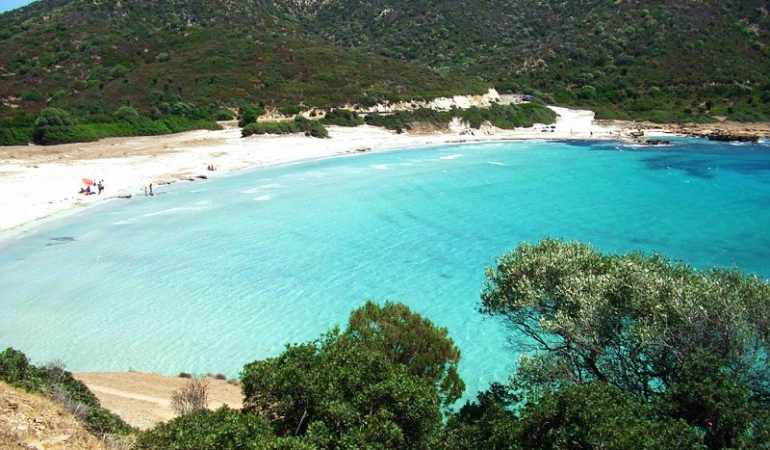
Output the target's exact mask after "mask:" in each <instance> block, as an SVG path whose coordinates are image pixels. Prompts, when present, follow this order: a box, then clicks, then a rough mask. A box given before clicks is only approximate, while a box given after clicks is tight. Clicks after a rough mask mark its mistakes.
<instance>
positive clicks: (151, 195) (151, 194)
mask: <svg viewBox="0 0 770 450" xmlns="http://www.w3.org/2000/svg"><path fill="white" fill-rule="evenodd" d="M154 195H155V194H153V193H152V183H150V197H153V196H154Z"/></svg>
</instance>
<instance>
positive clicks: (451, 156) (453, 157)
mask: <svg viewBox="0 0 770 450" xmlns="http://www.w3.org/2000/svg"><path fill="white" fill-rule="evenodd" d="M462 157H463V155H462V154H460V153H457V154H454V155H447V156H442V157H441V159H444V160H451V159H457V158H462Z"/></svg>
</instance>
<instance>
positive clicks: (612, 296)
mask: <svg viewBox="0 0 770 450" xmlns="http://www.w3.org/2000/svg"><path fill="white" fill-rule="evenodd" d="M481 298H482V307H481V309H482V312H485V313H487V314H491V315H496V316H500V317H503V318H505V320H506V321H507V323H509V324H510V325H511V326H512V327H513V328H514V330H515V333H514V334H515V337H516V338H517V339H518V340H519V342H520V343H522V344H533V345H534V347H535V348H534V350H535V351H534V352H531V353H530V354H529V355H528V357H527V358H526V359H525V360H524V361H523V362H522V364H521V366H520V369H519V372H518V374H519V376H520V379H521V380H523V381H526V382H529V384H530V386H541V387H543V386H549V385H550V386H553V385H559V384H560V383H564V382H567V383H585V382H590V381H600V382H606V383H609V384H611V385H615V386H617V387H620V388H621V389H623V390H626V391H629V392H632V393H635V394H639V395H641V396H643V397H645V398H651V397H654V396H656V394H660V393H662V392H664V391H665V390H666V388H667V387H668V386H669V385H671V384H672V382H673V381H674V380H676V376H677V374H678V373H679V372H680V371H681V370H682V368H683V367H684V365H685V363H687V362H688V361H689V360H691V359H692V358H693V356H694V355H696V354H697V353H698V352H707V353H709V354H711V355H713V356H714V357H715V358H717V360H718V362H719V367H720V370H725V371H728V372H729V373H731V374H733V375H735V377H736V378H737V379H738V380H740V382H742V383H743V384H744V385H745V386H746V387H747V389H748V390H749V392H750V396H751V398H752V399H754V400H758V401H763V402H767V401H768V400H770V365H769V363H770V361H768V354H769V353H770V285H768V283H767V282H766V281H765V280H762V279H760V278H758V277H756V276H753V275H744V274H741V273H739V272H737V271H733V270H718V269H712V270H707V271H699V270H695V269H693V268H692V267H689V266H687V265H684V264H681V263H678V262H672V261H670V260H668V259H666V258H664V257H662V256H658V255H653V256H645V255H643V254H639V253H631V254H626V255H605V254H602V253H600V252H598V251H596V250H594V249H593V248H592V247H591V246H589V245H584V244H581V243H577V242H563V241H558V240H544V241H542V242H540V243H537V244H522V245H520V246H519V247H518V248H517V249H516V250H514V251H512V252H510V253H508V254H506V255H503V256H502V257H501V258H500V259H499V260H498V262H497V265H496V267H493V268H489V269H488V270H487V281H486V284H485V287H484V290H483V292H482V297H481Z"/></svg>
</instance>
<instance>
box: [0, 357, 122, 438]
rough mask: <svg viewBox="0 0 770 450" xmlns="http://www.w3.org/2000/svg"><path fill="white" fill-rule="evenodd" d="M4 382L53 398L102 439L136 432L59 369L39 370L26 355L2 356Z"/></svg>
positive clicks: (0, 369) (1, 376)
mask: <svg viewBox="0 0 770 450" xmlns="http://www.w3.org/2000/svg"><path fill="white" fill-rule="evenodd" d="M0 381H4V382H6V383H8V384H11V385H13V386H16V387H18V388H21V389H25V390H27V391H30V392H38V393H42V394H46V395H48V396H51V397H53V398H54V399H55V400H57V401H59V402H61V403H62V404H63V405H64V406H65V407H67V408H69V409H70V410H71V411H73V412H77V413H78V414H80V417H81V418H82V420H83V422H84V423H85V426H86V428H88V430H89V431H91V432H92V433H95V434H97V435H99V436H101V435H106V434H126V433H129V432H131V431H132V429H131V427H130V426H128V425H127V424H126V423H125V422H123V420H121V419H120V418H119V417H118V416H117V415H115V414H113V413H111V412H109V411H107V410H106V409H104V408H102V407H101V405H100V404H99V400H98V399H97V398H96V396H95V395H94V394H93V393H91V391H89V390H88V388H87V387H86V386H85V385H84V384H83V383H82V382H80V381H78V380H76V379H75V378H73V377H72V374H71V373H70V372H67V371H65V370H64V369H62V368H61V367H59V366H56V365H49V366H46V367H38V366H35V365H32V364H30V363H29V360H28V359H27V357H26V355H24V353H22V352H20V351H18V350H14V349H12V348H8V349H6V350H5V351H3V352H2V353H0Z"/></svg>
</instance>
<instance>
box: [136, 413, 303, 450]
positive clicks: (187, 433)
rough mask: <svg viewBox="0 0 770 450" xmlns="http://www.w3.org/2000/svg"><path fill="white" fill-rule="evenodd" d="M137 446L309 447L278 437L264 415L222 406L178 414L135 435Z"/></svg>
mask: <svg viewBox="0 0 770 450" xmlns="http://www.w3.org/2000/svg"><path fill="white" fill-rule="evenodd" d="M138 446H139V447H140V448H145V449H157V450H191V449H195V450H264V449H286V450H290V449H296V450H305V449H307V450H310V449H312V448H313V447H312V446H310V445H308V444H306V443H303V442H300V441H298V440H295V439H291V438H288V439H285V438H278V437H276V436H275V435H274V434H273V430H272V428H271V427H270V423H269V422H268V421H267V419H265V418H264V417H259V416H256V415H254V414H245V413H241V412H240V411H237V410H233V409H230V408H228V407H227V406H223V407H221V408H219V409H218V410H216V411H208V410H201V411H196V412H194V413H191V414H188V415H185V416H182V417H178V418H176V419H174V420H171V421H169V422H168V423H165V424H161V425H158V426H156V427H155V428H152V429H150V430H148V431H145V432H144V433H141V434H140V435H139V439H138Z"/></svg>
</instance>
